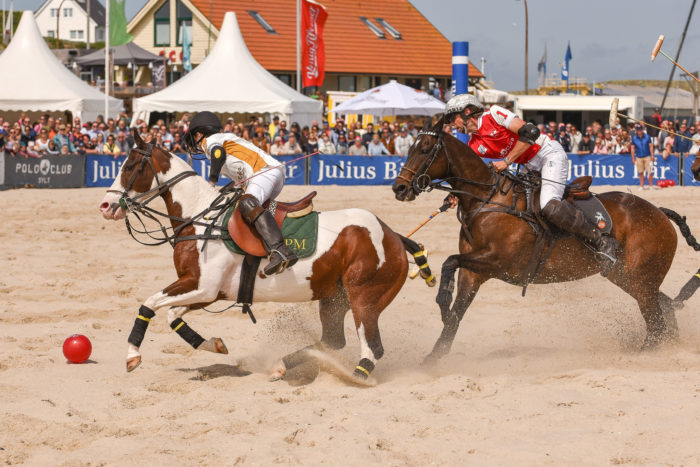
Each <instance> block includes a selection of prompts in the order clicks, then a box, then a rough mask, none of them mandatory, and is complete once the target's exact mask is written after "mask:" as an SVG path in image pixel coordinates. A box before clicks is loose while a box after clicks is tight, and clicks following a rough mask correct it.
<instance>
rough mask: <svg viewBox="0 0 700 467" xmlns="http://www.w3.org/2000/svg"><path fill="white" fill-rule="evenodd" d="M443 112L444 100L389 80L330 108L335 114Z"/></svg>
mask: <svg viewBox="0 0 700 467" xmlns="http://www.w3.org/2000/svg"><path fill="white" fill-rule="evenodd" d="M444 111H445V103H444V102H442V101H440V100H438V99H435V98H434V97H433V96H431V95H429V94H427V93H425V92H423V91H419V90H418V89H413V88H412V87H410V86H405V85H403V84H399V83H397V82H396V81H395V80H391V81H389V82H388V83H387V84H382V85H381V86H378V87H376V88H372V89H369V90H367V91H365V92H363V93H360V94H358V95H357V96H355V97H353V98H352V99H350V100H347V101H345V102H343V103H342V104H339V105H338V106H336V107H334V108H333V109H332V112H335V113H337V114H370V115H379V116H382V117H383V116H387V115H435V114H436V113H440V112H444Z"/></svg>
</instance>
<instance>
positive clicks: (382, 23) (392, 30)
mask: <svg viewBox="0 0 700 467" xmlns="http://www.w3.org/2000/svg"><path fill="white" fill-rule="evenodd" d="M374 20H375V21H376V22H377V23H379V25H380V26H382V27H383V28H384V29H386V30H387V31H388V32H389V35H390V36H391V37H393V38H394V39H396V40H399V41H400V40H401V33H400V32H399V30H398V29H396V28H394V27H393V26H392V25H391V24H389V23H388V22H387V21H386V20H385V19H384V18H374Z"/></svg>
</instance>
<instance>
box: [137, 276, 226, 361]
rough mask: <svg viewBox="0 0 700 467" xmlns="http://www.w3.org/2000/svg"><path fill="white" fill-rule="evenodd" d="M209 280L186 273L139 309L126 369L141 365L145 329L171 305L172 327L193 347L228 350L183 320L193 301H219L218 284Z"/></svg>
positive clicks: (170, 318)
mask: <svg viewBox="0 0 700 467" xmlns="http://www.w3.org/2000/svg"><path fill="white" fill-rule="evenodd" d="M207 282H208V281H201V280H199V279H198V278H196V277H193V276H183V277H181V278H180V279H178V280H177V281H175V282H174V283H172V284H171V285H169V286H168V287H166V288H165V289H163V290H162V291H161V292H158V293H156V294H154V295H152V296H150V297H148V299H146V301H145V302H144V303H143V305H141V308H139V314H138V315H137V316H136V320H135V321H134V326H133V327H132V329H131V333H130V334H129V339H128V341H129V349H128V352H127V356H126V370H127V371H133V370H135V369H136V368H137V367H138V366H139V365H140V364H141V352H140V347H141V343H142V342H143V339H144V337H145V334H146V329H147V328H148V324H149V323H150V321H151V319H152V318H153V317H155V315H156V311H158V310H159V309H161V308H165V307H172V308H171V310H170V312H169V313H168V322H169V324H170V327H171V328H172V329H173V330H174V331H175V332H176V333H177V334H178V335H179V336H180V337H182V338H183V339H184V340H185V341H186V342H187V343H188V344H190V345H191V346H192V347H193V348H195V349H198V348H200V347H201V348H202V350H208V351H210V352H216V353H228V350H227V349H226V346H225V345H224V343H223V341H221V339H219V338H212V339H209V340H205V339H204V338H203V337H202V336H200V335H199V334H198V333H197V332H196V331H194V330H193V329H192V328H190V327H189V325H188V324H187V323H185V322H184V321H183V320H182V315H184V314H185V313H187V311H189V307H188V305H190V304H193V303H211V302H213V301H214V300H216V298H217V295H218V292H219V284H218V283H217V284H211V285H210V286H206V284H207Z"/></svg>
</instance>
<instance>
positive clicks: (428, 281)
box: [425, 274, 435, 284]
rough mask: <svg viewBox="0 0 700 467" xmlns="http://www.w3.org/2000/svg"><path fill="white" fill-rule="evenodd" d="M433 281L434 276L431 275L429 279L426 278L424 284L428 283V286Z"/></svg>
mask: <svg viewBox="0 0 700 467" xmlns="http://www.w3.org/2000/svg"><path fill="white" fill-rule="evenodd" d="M434 280H435V276H433V275H432V274H431V275H430V277H428V278H427V279H425V282H426V283H428V284H430V283H431V282H432V281H434Z"/></svg>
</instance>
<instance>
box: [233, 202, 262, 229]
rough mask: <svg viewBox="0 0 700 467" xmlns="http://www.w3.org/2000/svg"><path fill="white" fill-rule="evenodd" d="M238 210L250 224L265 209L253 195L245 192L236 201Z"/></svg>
mask: <svg viewBox="0 0 700 467" xmlns="http://www.w3.org/2000/svg"><path fill="white" fill-rule="evenodd" d="M238 210H239V211H241V215H242V216H243V219H244V220H245V221H246V222H247V223H249V224H251V225H252V224H254V223H255V220H256V219H257V218H258V217H260V215H261V214H262V213H263V211H264V210H265V209H264V208H263V207H262V206H261V205H260V201H258V199H257V198H256V197H255V196H253V195H249V194H245V195H243V196H241V199H240V200H239V201H238Z"/></svg>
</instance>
